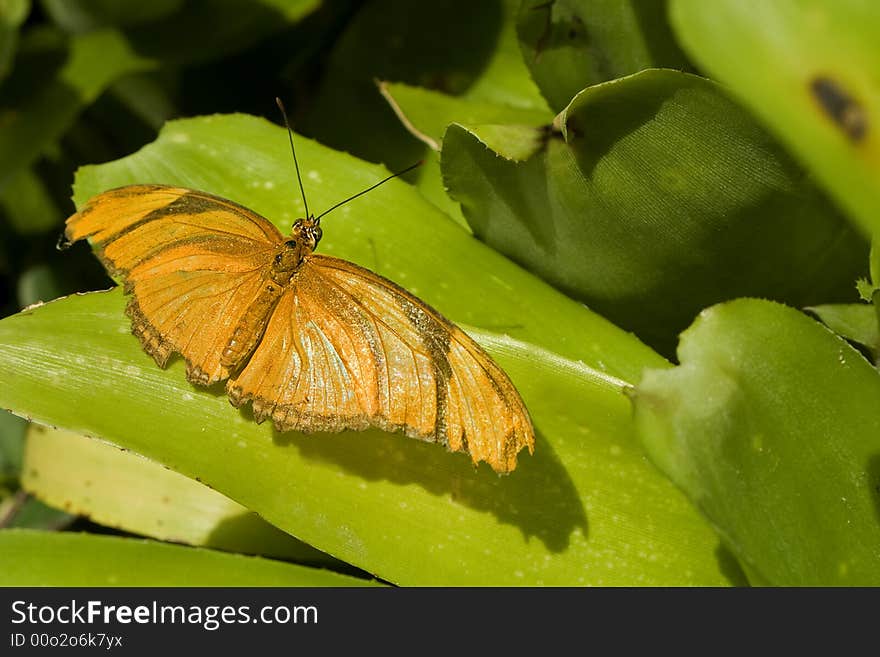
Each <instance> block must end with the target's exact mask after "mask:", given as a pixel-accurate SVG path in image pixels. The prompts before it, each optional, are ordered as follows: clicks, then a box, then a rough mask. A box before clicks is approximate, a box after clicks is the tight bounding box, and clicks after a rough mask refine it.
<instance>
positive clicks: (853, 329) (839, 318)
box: [804, 303, 880, 359]
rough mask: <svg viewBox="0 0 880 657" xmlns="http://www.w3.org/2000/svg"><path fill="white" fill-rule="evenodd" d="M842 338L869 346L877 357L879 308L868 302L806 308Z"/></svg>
mask: <svg viewBox="0 0 880 657" xmlns="http://www.w3.org/2000/svg"><path fill="white" fill-rule="evenodd" d="M804 310H807V311H809V312H811V313H813V314H814V315H816V316H817V317H818V318H819V319H820V320H822V323H823V324H825V326H827V327H828V328H830V329H831V330H832V331H834V332H835V333H837V335H839V336H840V337H842V338H846V339H847V340H851V341H853V342H857V343H858V344H860V345H863V346H865V347H867V348H868V349H869V350H870V351H871V354H872V356H873V357H874V358H875V359H876V356H877V354H878V350H880V326H878V322H877V309H876V308H875V307H874V306H873V304H868V303H832V304H826V305H822V306H812V307H809V308H805V309H804Z"/></svg>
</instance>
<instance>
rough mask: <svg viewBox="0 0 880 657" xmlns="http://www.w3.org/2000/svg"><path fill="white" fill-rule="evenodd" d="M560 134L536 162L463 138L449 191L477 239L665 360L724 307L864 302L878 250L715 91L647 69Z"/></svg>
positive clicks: (449, 173) (453, 156) (450, 168)
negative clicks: (862, 287)
mask: <svg viewBox="0 0 880 657" xmlns="http://www.w3.org/2000/svg"><path fill="white" fill-rule="evenodd" d="M557 124H558V126H559V129H560V130H561V131H562V132H563V135H564V137H565V140H563V139H560V138H559V137H558V136H551V138H550V139H549V140H547V142H546V147H545V148H544V149H543V150H542V151H541V152H540V153H538V154H537V155H536V156H534V157H532V158H531V159H529V160H528V161H526V162H510V161H507V160H506V159H504V158H502V157H499V156H498V155H499V154H498V153H497V152H495V151H493V150H492V149H490V148H487V146H486V143H485V142H487V141H489V139H486V138H485V137H484V136H483V134H482V132H481V131H480V129H478V128H474V129H471V130H468V129H465V128H464V127H461V126H455V125H453V126H450V128H449V129H448V131H447V133H446V136H445V138H444V143H443V151H442V153H441V165H442V168H443V176H444V181H445V184H446V187H447V189H448V190H449V193H450V194H451V195H452V197H453V198H455V199H456V200H458V201H459V202H461V204H462V211H463V213H464V215H465V217H466V218H467V220H468V222H469V223H470V225H471V227H472V229H473V231H474V234H475V235H476V236H477V237H479V238H480V239H481V240H483V241H485V242H487V243H488V244H490V245H491V246H493V247H495V248H497V249H498V250H499V251H501V252H503V253H505V254H507V255H508V256H509V257H510V258H512V259H513V260H515V261H517V262H520V263H523V264H524V265H525V266H526V267H528V268H529V269H530V270H531V271H533V272H534V273H535V274H537V275H539V276H540V277H542V278H543V279H545V280H547V281H548V282H550V283H552V284H553V285H554V286H556V287H558V288H559V289H561V290H563V291H565V292H566V293H567V294H569V295H570V296H572V297H574V298H575V299H579V300H582V301H583V302H584V303H586V304H587V305H589V306H590V307H591V308H593V309H594V310H596V311H597V312H600V313H602V314H603V315H604V316H606V317H608V318H609V319H611V320H612V321H614V322H615V323H617V324H618V325H619V326H622V327H623V328H626V329H628V330H632V331H634V332H636V334H637V335H639V337H641V338H642V339H643V340H645V341H647V342H648V343H649V344H652V345H654V346H655V347H656V348H658V349H660V350H661V352H662V353H671V352H672V351H673V347H674V344H675V339H676V336H677V335H678V333H679V332H680V331H681V330H682V329H684V328H685V327H686V326H687V325H688V324H689V323H690V322H691V320H692V319H693V318H694V316H695V315H696V314H697V313H698V312H699V311H700V310H701V309H702V308H704V307H706V306H708V305H711V304H713V303H715V302H718V301H722V300H726V299H730V298H734V297H737V296H742V295H759V296H766V297H771V298H776V299H780V300H784V301H787V302H789V303H791V304H794V305H808V304H815V303H824V302H829V301H835V300H848V299H854V297H855V294H854V291H853V288H852V281H853V280H854V279H855V278H856V277H857V276H859V275H860V274H862V273H864V269H865V265H864V263H865V261H866V257H865V256H866V255H867V245H866V244H865V243H864V241H863V240H862V238H861V236H860V235H859V234H857V233H856V231H855V230H854V229H852V228H851V227H850V226H849V225H848V224H847V222H846V221H845V220H844V219H843V218H842V217H841V216H840V214H839V213H838V212H837V211H836V209H835V208H834V207H833V206H832V205H831V203H830V202H829V201H828V200H827V199H826V198H825V197H824V196H823V195H822V193H821V192H820V191H819V190H818V189H816V188H815V187H814V186H813V185H812V184H811V183H810V181H809V180H808V179H807V178H806V177H805V176H804V174H803V172H802V171H801V170H800V169H799V168H798V167H797V166H796V165H795V164H794V163H793V162H791V160H790V159H789V158H788V157H787V156H786V155H785V153H784V152H782V151H780V149H779V148H778V147H777V146H776V144H775V143H774V142H773V140H772V139H771V138H770V137H769V135H767V134H766V133H765V132H764V131H763V130H762V129H761V128H760V127H759V126H757V125H756V124H755V123H754V122H753V121H752V120H751V119H750V118H749V116H748V115H747V114H746V113H745V112H743V111H742V110H741V109H740V108H739V107H738V106H737V105H735V104H734V103H733V102H731V101H730V100H728V99H727V98H726V97H725V96H724V95H723V94H721V93H719V91H718V88H717V86H716V85H715V84H713V83H711V82H709V81H707V80H704V79H702V78H698V77H695V76H692V75H687V74H683V73H678V72H674V71H663V70H652V71H644V72H642V73H638V74H636V75H633V76H630V77H628V78H624V79H621V80H617V81H614V82H608V83H604V84H601V85H597V86H594V87H590V88H589V89H586V90H584V91H583V92H581V93H580V94H578V96H577V97H576V98H575V100H574V101H572V104H571V105H570V106H569V107H568V108H566V110H565V111H564V112H562V113H561V114H560V115H559V116H558V117H557ZM490 143H491V142H490ZM793 272H795V274H794V275H792V273H793Z"/></svg>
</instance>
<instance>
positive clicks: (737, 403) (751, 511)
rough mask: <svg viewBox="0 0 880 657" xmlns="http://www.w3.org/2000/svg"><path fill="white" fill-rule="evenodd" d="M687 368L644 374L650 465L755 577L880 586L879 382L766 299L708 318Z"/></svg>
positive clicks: (693, 337) (643, 424)
mask: <svg viewBox="0 0 880 657" xmlns="http://www.w3.org/2000/svg"><path fill="white" fill-rule="evenodd" d="M679 357H680V361H681V363H682V364H681V366H680V367H677V368H675V369H673V370H665V371H655V372H648V373H646V375H645V378H644V379H643V381H642V383H641V384H639V386H638V388H637V389H636V393H635V395H634V397H635V416H636V423H637V424H638V427H639V434H640V437H641V439H642V442H643V443H644V445H645V448H646V449H647V451H648V454H649V455H650V457H651V459H652V460H653V461H654V463H656V464H657V466H658V467H659V468H660V469H661V470H663V472H665V473H666V474H667V475H668V476H669V477H670V478H672V480H673V481H675V483H676V484H677V485H678V486H680V487H681V488H682V489H683V490H684V491H685V492H686V493H687V494H688V496H689V497H690V498H691V499H692V500H693V501H694V503H695V504H697V505H698V506H699V507H700V509H702V511H703V512H704V513H705V514H706V516H707V517H708V518H709V519H710V520H711V521H712V523H713V524H714V525H715V526H716V528H717V529H718V531H719V533H720V534H721V535H722V536H723V537H724V539H725V543H726V544H727V545H728V546H729V547H730V548H731V550H732V551H733V552H734V553H735V554H736V555H737V556H738V557H739V558H740V560H741V561H742V562H743V564H744V565H745V566H746V572H748V573H750V575H751V576H752V578H753V581H754V582H756V583H757V582H760V583H768V584H776V585H783V586H800V585H812V586H816V585H861V586H871V585H873V586H876V585H877V584H878V583H880V553H878V546H880V443H878V440H877V437H878V436H880V415H878V414H877V400H878V399H880V374H878V372H877V370H875V369H874V368H873V367H871V365H870V364H868V362H867V361H866V360H865V359H864V358H863V357H862V356H861V354H859V353H858V352H857V351H856V350H854V349H853V348H852V347H851V346H850V345H848V344H847V343H846V342H845V341H844V340H841V339H840V338H838V337H837V336H835V335H834V334H833V333H831V332H830V331H828V330H827V329H826V328H825V327H823V326H822V325H820V324H819V323H817V322H815V321H813V320H811V319H809V318H807V317H805V316H804V315H803V314H801V313H799V312H797V311H795V310H793V309H791V308H787V307H785V306H782V305H779V304H775V303H772V302H768V301H758V300H738V301H733V302H730V303H727V304H722V305H719V306H715V307H713V308H711V309H709V310H707V311H705V312H704V313H703V314H702V315H701V316H700V318H699V320H697V322H695V323H694V325H693V326H692V327H691V328H690V329H688V330H687V331H686V332H685V333H684V334H683V335H682V341H681V346H680V348H679Z"/></svg>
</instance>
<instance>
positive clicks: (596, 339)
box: [0, 116, 736, 584]
mask: <svg viewBox="0 0 880 657" xmlns="http://www.w3.org/2000/svg"><path fill="white" fill-rule="evenodd" d="M297 151H298V156H299V158H300V163H301V164H303V165H304V166H303V167H302V168H303V174H304V179H305V180H306V181H308V183H309V187H308V191H309V194H310V197H309V200H310V205H311V206H312V207H315V208H319V209H320V208H322V207H328V206H329V205H330V204H332V203H333V202H334V201H336V200H338V199H339V198H340V197H345V196H346V195H347V194H349V193H352V192H353V191H358V190H360V189H363V188H365V187H366V186H368V185H369V184H370V183H371V182H374V181H376V180H378V179H380V178H381V177H382V175H383V171H382V170H381V169H380V168H379V167H376V166H372V165H367V164H365V163H363V162H359V161H357V160H355V159H354V158H352V157H350V156H347V155H344V154H341V153H336V152H333V151H330V150H328V149H326V148H323V147H321V146H319V145H317V144H315V143H313V142H310V141H307V140H299V141H298V142H297ZM289 158H290V156H289V150H288V146H287V143H286V135H285V134H284V132H283V130H281V129H280V128H278V127H276V126H273V125H270V124H269V123H267V122H265V121H262V120H257V119H253V118H250V117H245V116H224V117H208V118H203V119H193V120H187V121H177V122H174V123H171V124H169V125H168V126H167V127H166V129H165V130H164V131H163V133H162V134H161V136H160V138H159V139H158V141H157V142H156V143H155V144H152V145H150V146H147V147H146V148H144V149H142V150H141V151H139V152H138V153H137V154H135V155H133V156H131V157H128V158H125V159H124V160H120V161H118V162H113V163H109V164H106V165H101V166H99V167H88V168H85V169H83V170H81V172H80V175H79V176H78V179H77V185H76V188H77V189H76V198H77V200H78V202H80V203H82V201H84V200H85V199H86V198H88V197H89V196H90V195H92V194H94V193H96V192H99V191H101V190H104V189H107V188H109V187H114V186H118V185H123V184H127V183H134V182H164V183H179V184H186V185H188V186H191V187H195V188H201V189H205V190H207V191H210V192H214V193H218V194H221V195H223V196H226V197H228V198H232V199H234V200H236V201H238V202H241V203H244V204H245V205H247V206H249V207H251V208H253V209H254V210H256V211H258V212H260V213H261V214H263V215H265V216H267V217H270V218H273V219H274V220H275V221H276V222H277V223H278V225H279V226H280V227H281V228H282V229H283V230H289V228H290V226H291V223H292V221H293V220H294V218H295V217H296V216H298V215H299V214H301V207H299V206H300V201H299V200H298V199H297V197H296V195H295V194H294V193H292V192H291V191H290V190H292V189H293V187H292V184H293V179H292V176H291V174H290V162H289ZM323 224H324V227H325V229H324V239H323V240H322V242H321V249H322V250H323V251H325V252H329V253H332V254H334V255H337V256H341V257H345V258H347V259H349V260H353V261H355V262H358V263H360V264H363V265H365V266H368V267H370V268H371V269H373V270H376V271H379V272H380V273H382V274H384V275H387V276H389V277H390V278H392V279H393V280H395V281H399V282H400V283H401V284H403V285H405V286H406V287H408V288H409V289H410V290H411V291H413V292H415V293H417V294H419V295H420V296H421V297H422V298H424V299H425V300H426V301H427V302H429V303H430V304H431V305H433V306H434V307H436V308H438V309H440V310H441V312H443V313H444V314H446V315H447V316H449V317H450V318H451V319H453V320H458V321H464V322H467V323H469V324H471V325H478V326H479V327H480V328H479V329H473V335H475V337H476V338H477V339H478V340H480V342H481V343H482V344H483V345H484V346H485V347H486V348H487V349H488V350H489V352H490V353H491V354H492V355H493V356H494V357H495V358H496V359H497V360H498V362H499V363H500V365H501V366H502V367H504V368H505V370H506V371H507V372H508V373H509V374H510V375H511V377H512V379H513V381H514V382H515V383H516V385H517V387H518V388H519V389H520V390H521V392H522V394H523V396H524V399H525V400H526V403H527V405H528V406H529V409H530V411H531V413H532V416H533V418H534V421H535V425H536V428H537V431H538V435H539V438H538V445H537V448H536V452H535V455H534V456H532V457H529V456H528V455H526V454H523V455H522V456H521V461H520V465H519V467H518V468H517V470H516V471H515V472H514V473H512V474H511V475H510V476H508V477H498V476H497V475H495V474H494V473H492V472H490V471H489V469H488V468H487V467H485V466H484V467H482V468H480V469H476V470H475V469H474V468H473V467H472V466H471V464H470V463H469V461H468V459H467V457H466V456H464V455H462V454H449V453H447V452H445V451H444V450H443V449H442V448H440V447H438V446H436V445H430V444H425V443H422V442H419V441H414V440H411V439H407V438H404V437H402V436H401V435H396V434H395V435H391V434H385V433H382V432H378V431H366V432H358V433H343V434H339V435H316V436H303V435H300V434H297V433H285V434H278V433H275V432H273V431H272V429H271V427H269V426H267V425H265V424H264V425H260V426H258V425H256V424H254V423H253V421H252V419H251V417H250V414H249V412H247V411H244V412H239V411H236V410H234V409H232V408H231V407H230V406H229V403H228V402H227V400H226V398H225V395H224V394H223V393H222V391H220V390H214V389H211V390H203V389H199V388H194V387H192V386H191V385H189V384H188V383H187V382H186V380H185V378H184V375H183V367H182V362H180V361H176V362H175V363H173V364H172V365H171V366H170V367H169V369H168V370H167V371H164V372H163V371H162V370H160V369H159V368H157V367H156V366H155V364H154V363H153V362H152V360H151V359H150V358H149V357H148V356H146V355H145V354H144V353H143V352H142V350H141V348H140V346H139V344H138V342H137V340H136V339H135V338H133V337H132V336H131V335H129V331H130V325H129V321H128V320H127V318H126V317H125V316H124V314H123V305H124V300H123V298H122V295H121V292H120V291H118V290H117V291H114V292H110V293H106V294H91V295H86V296H80V297H70V298H67V299H64V300H62V301H58V302H54V303H51V304H47V305H45V306H43V307H41V308H37V309H33V310H31V311H28V312H27V314H19V315H16V316H14V317H10V318H7V319H5V320H2V321H0V368H3V370H4V371H7V372H10V377H11V378H10V379H9V381H8V385H7V386H4V387H3V388H0V405H3V406H9V407H11V408H14V409H16V412H18V413H21V414H26V415H30V416H31V417H33V418H34V419H35V420H39V421H40V422H42V423H48V424H54V425H55V426H59V427H64V428H66V429H68V430H71V431H75V432H77V433H81V434H85V435H94V436H100V437H101V438H104V439H106V440H109V441H111V442H114V443H115V444H117V445H119V446H121V447H125V448H128V449H132V450H133V451H136V452H138V453H140V454H143V455H144V456H146V457H148V458H151V459H153V460H155V461H157V462H160V463H162V464H164V465H167V466H169V467H171V468H172V469H174V470H176V471H178V472H180V473H182V474H184V475H187V476H189V477H191V478H195V477H198V478H199V479H201V481H203V482H204V483H205V484H207V485H209V486H211V487H212V488H214V489H215V490H217V491H219V492H221V493H223V494H224V495H226V496H227V497H229V498H231V499H233V500H235V501H236V502H238V503H240V504H242V505H243V506H245V507H246V508H248V509H251V510H253V511H255V512H257V513H259V514H260V515H261V516H262V517H263V518H265V519H266V520H268V521H269V522H271V523H272V524H274V525H276V526H277V527H279V528H281V529H283V530H284V531H286V532H288V533H290V534H292V535H294V536H296V537H298V538H300V539H302V540H304V541H306V542H307V543H309V544H311V545H313V546H315V547H317V548H318V549H320V550H322V551H325V552H328V553H330V554H332V555H334V556H336V557H338V558H341V559H343V560H345V561H347V562H348V563H351V564H353V565H355V566H358V567H361V568H363V569H365V570H367V571H368V572H372V573H375V574H378V575H380V576H381V577H383V578H384V579H386V580H388V581H391V582H395V583H400V584H490V583H492V584H518V583H521V584H528V583H531V584H538V583H545V584H578V583H583V584H589V583H594V584H598V583H606V584H636V583H646V584H673V583H675V584H723V583H725V582H727V581H730V580H729V578H732V577H735V576H736V575H735V568H734V570H733V571H731V570H730V560H729V557H726V556H725V553H723V552H719V551H718V544H717V540H716V538H715V536H714V534H713V533H712V532H711V530H710V529H709V528H708V526H707V525H706V524H705V523H704V521H703V520H702V519H701V518H700V517H699V515H698V514H697V513H696V511H695V510H694V509H693V508H692V507H691V506H690V505H689V503H687V501H686V500H685V499H684V497H683V496H682V495H681V494H680V493H679V492H678V491H676V490H675V489H674V487H673V486H672V485H671V484H670V483H669V482H668V481H667V480H665V479H664V478H663V477H662V476H661V475H660V474H659V473H657V472H655V471H654V470H653V469H652V467H651V466H650V465H649V464H647V463H646V461H645V459H644V457H643V455H642V453H641V450H640V449H639V447H638V445H637V443H636V441H635V437H634V434H633V431H634V428H633V425H632V421H631V417H630V408H629V404H628V401H627V400H626V398H625V397H624V396H623V395H622V394H621V387H622V386H623V385H624V382H627V381H628V382H632V381H636V380H638V378H639V377H640V376H641V372H642V371H643V370H644V369H645V368H646V367H663V366H664V365H665V362H664V361H663V359H662V358H660V357H659V356H657V355H656V354H655V353H654V352H652V351H651V350H649V349H647V348H646V347H644V345H642V344H641V343H639V342H638V341H637V340H636V339H635V338H634V337H633V336H631V335H629V334H626V333H624V332H623V331H620V330H619V329H617V328H615V327H613V326H612V325H611V324H609V323H608V322H606V321H605V320H603V319H601V318H599V317H597V316H595V315H593V314H592V313H590V312H589V311H588V310H586V309H584V308H583V307H582V306H580V304H577V303H576V302H574V301H571V300H570V299H567V298H565V297H564V296H563V295H561V294H559V293H558V292H556V291H554V290H553V289H552V288H550V287H549V286H547V285H545V284H543V283H541V282H540V281H539V280H537V279H535V278H534V277H531V276H529V275H528V274H526V273H525V272H523V271H522V270H520V269H519V268H517V267H516V266H515V265H513V264H511V263H510V262H509V261H508V260H506V259H505V258H503V257H501V256H499V255H498V254H496V253H495V252H493V251H492V250H491V249H489V248H487V247H486V246H484V245H482V244H481V243H479V242H478V241H476V240H474V239H473V238H471V237H470V236H469V235H468V234H467V232H466V231H464V230H462V229H461V228H460V227H459V226H457V225H456V224H455V223H453V222H452V221H451V220H449V219H448V218H446V217H445V216H444V215H442V213H440V212H438V211H437V210H436V209H435V208H434V207H433V206H432V205H431V204H430V203H428V202H426V201H425V200H424V199H423V198H422V197H421V195H420V194H419V193H418V192H416V191H415V190H413V189H412V188H411V187H410V186H408V185H406V184H404V183H401V182H400V181H392V182H389V183H388V184H387V185H385V186H383V187H382V188H381V189H380V190H377V191H376V192H374V193H372V194H370V195H367V196H365V197H363V198H362V199H358V200H357V201H356V202H354V203H352V204H350V205H348V206H346V208H343V209H340V210H339V211H337V212H336V213H334V214H333V215H329V216H328V217H327V218H326V219H325V220H324V222H323ZM36 391H39V394H36Z"/></svg>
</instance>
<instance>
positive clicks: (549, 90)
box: [517, 0, 687, 111]
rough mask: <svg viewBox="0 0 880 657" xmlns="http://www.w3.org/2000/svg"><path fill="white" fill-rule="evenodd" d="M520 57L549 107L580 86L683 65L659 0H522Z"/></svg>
mask: <svg viewBox="0 0 880 657" xmlns="http://www.w3.org/2000/svg"><path fill="white" fill-rule="evenodd" d="M517 31H518V33H519V38H520V44H521V46H522V51H523V58H524V59H525V62H526V64H528V66H529V68H530V69H531V71H532V75H533V76H534V79H535V81H536V82H537V83H538V86H539V87H540V88H541V91H542V92H543V94H544V97H545V98H546V99H547V101H548V102H549V103H550V106H551V107H553V108H554V109H555V110H557V111H558V110H561V109H562V108H564V107H565V106H566V105H568V103H569V102H570V101H571V99H572V98H573V97H574V95H575V94H577V93H578V92H579V91H580V90H581V89H584V88H585V87H589V86H592V85H594V84H598V83H600V82H607V81H608V80H613V79H615V78H620V77H623V76H625V75H630V74H632V73H637V72H638V71H641V70H644V69H646V68H657V67H665V68H685V67H686V66H687V60H686V59H685V56H684V54H683V53H682V52H681V50H679V48H678V45H677V44H676V42H675V39H674V38H673V36H672V32H671V30H670V29H669V24H668V23H667V20H666V2H665V0H550V1H549V2H548V1H547V0H523V1H522V3H521V6H520V11H519V17H518V21H517Z"/></svg>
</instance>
